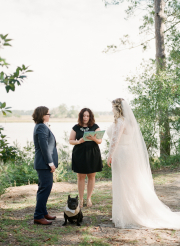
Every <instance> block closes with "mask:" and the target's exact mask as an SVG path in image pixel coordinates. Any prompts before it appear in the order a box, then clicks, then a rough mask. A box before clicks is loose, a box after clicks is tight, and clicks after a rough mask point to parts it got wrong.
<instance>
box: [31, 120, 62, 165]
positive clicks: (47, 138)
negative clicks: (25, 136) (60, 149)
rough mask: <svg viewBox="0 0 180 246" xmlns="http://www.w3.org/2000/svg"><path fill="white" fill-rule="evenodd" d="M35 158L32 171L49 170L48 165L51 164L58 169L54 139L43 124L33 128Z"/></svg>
mask: <svg viewBox="0 0 180 246" xmlns="http://www.w3.org/2000/svg"><path fill="white" fill-rule="evenodd" d="M33 139H34V146H35V158H34V169H50V167H49V165H48V164H49V163H51V162H53V163H54V165H55V166H56V167H58V154H57V149H56V139H55V137H54V135H53V134H52V132H51V131H50V130H49V128H48V127H47V126H46V125H45V124H43V123H40V124H36V125H35V127H34V136H33Z"/></svg>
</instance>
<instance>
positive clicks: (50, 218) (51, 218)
mask: <svg viewBox="0 0 180 246" xmlns="http://www.w3.org/2000/svg"><path fill="white" fill-rule="evenodd" d="M44 218H46V219H47V220H55V219H56V216H51V215H49V214H46V215H44Z"/></svg>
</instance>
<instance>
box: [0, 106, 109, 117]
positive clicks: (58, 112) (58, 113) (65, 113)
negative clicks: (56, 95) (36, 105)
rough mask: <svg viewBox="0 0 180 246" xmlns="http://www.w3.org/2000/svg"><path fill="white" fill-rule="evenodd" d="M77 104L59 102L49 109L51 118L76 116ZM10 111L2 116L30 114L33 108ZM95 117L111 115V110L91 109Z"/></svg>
mask: <svg viewBox="0 0 180 246" xmlns="http://www.w3.org/2000/svg"><path fill="white" fill-rule="evenodd" d="M80 110H81V109H80V107H79V106H71V107H70V108H68V106H67V105H66V104H64V103H63V104H60V105H59V106H58V107H57V108H53V109H50V113H51V117H52V118H77V117H78V114H79V111H80ZM11 112H12V113H10V112H9V113H8V112H6V115H4V116H3V117H12V116H15V117H21V116H22V115H32V114H33V110H11ZM93 113H94V115H95V117H99V116H101V115H112V112H111V111H93Z"/></svg>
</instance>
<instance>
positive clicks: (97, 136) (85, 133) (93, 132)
mask: <svg viewBox="0 0 180 246" xmlns="http://www.w3.org/2000/svg"><path fill="white" fill-rule="evenodd" d="M104 133H105V131H96V132H95V131H89V132H84V135H83V139H84V141H92V140H89V139H87V137H88V136H90V135H91V136H94V135H96V138H97V139H102V138H103V136H104Z"/></svg>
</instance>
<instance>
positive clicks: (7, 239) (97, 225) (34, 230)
mask: <svg viewBox="0 0 180 246" xmlns="http://www.w3.org/2000/svg"><path fill="white" fill-rule="evenodd" d="M176 178H177V173H175V174H168V175H163V174H160V175H155V177H154V181H155V183H156V184H159V183H161V184H162V185H164V184H165V185H168V184H169V183H170V182H172V181H173V180H176ZM61 184H62V185H63V183H60V184H59V186H60V185H61ZM28 187H33V186H26V187H25V192H24V195H22V194H20V193H19V195H18V193H17V196H14V197H13V194H12V195H11V196H10V195H9V193H7V194H5V195H3V196H2V201H1V202H0V205H1V208H0V218H1V223H0V245H22V246H42V245H43V246H46V245H80V246H85V245H95V246H96V245H97V246H108V245H137V246H139V245H148V244H146V239H147V235H146V234H147V233H151V234H152V235H150V237H154V240H155V242H156V245H157V244H158V242H159V243H162V241H163V245H166V244H165V243H166V241H165V239H163V237H164V236H163V235H164V234H165V233H167V235H168V236H169V237H170V238H171V239H175V240H176V238H177V233H176V231H175V230H167V231H162V232H161V230H158V231H156V233H155V230H142V231H140V230H122V229H119V228H114V226H113V224H112V222H111V221H110V218H111V210H112V192H111V181H98V182H96V188H95V190H94V194H93V197H92V202H93V207H91V208H87V207H84V208H83V209H82V211H83V214H84V220H83V223H82V226H81V227H77V226H76V225H69V224H68V225H67V226H66V227H63V226H62V223H63V221H64V219H63V209H64V206H65V204H66V201H67V196H68V194H71V196H72V197H73V196H76V195H77V186H76V184H74V185H72V187H74V188H72V187H71V188H69V190H66V191H63V189H62V190H58V189H54V190H53V191H52V193H51V196H50V197H49V200H48V204H47V208H48V211H49V212H50V214H56V215H57V219H56V220H55V221H53V224H52V225H51V226H42V225H34V224H33V213H34V206H35V193H34V195H33V196H31V195H26V194H28V193H26V189H28ZM16 189H18V188H17V187H16ZM29 189H30V188H29ZM12 192H13V190H12ZM9 197H10V198H9ZM85 197H86V194H85ZM147 231H148V232H147ZM162 233H164V234H162ZM167 235H166V237H167ZM156 240H157V241H156ZM167 245H168V244H167ZM171 245H173V244H171Z"/></svg>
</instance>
